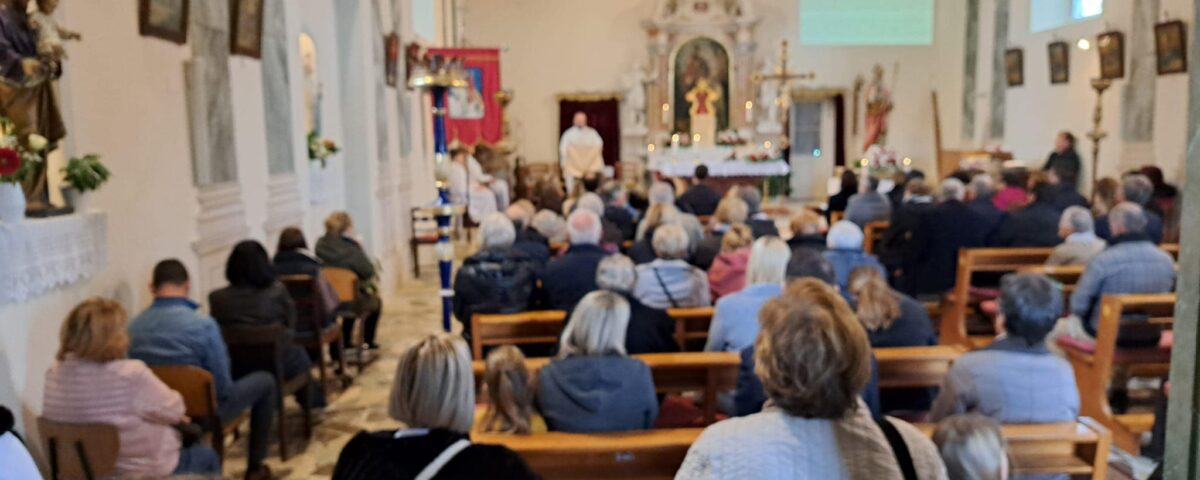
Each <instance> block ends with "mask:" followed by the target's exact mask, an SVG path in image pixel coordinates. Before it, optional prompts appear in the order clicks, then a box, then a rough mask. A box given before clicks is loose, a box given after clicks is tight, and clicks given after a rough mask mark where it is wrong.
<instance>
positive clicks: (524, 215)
mask: <svg viewBox="0 0 1200 480" xmlns="http://www.w3.org/2000/svg"><path fill="white" fill-rule="evenodd" d="M504 214H505V215H508V218H509V219H510V220H512V222H513V230H514V231H515V232H516V236H515V237H514V239H513V248H515V249H517V250H520V251H521V252H524V253H525V255H526V256H528V257H529V258H532V259H534V260H535V261H537V262H538V263H541V264H545V263H546V262H548V261H550V242H549V241H547V240H546V237H543V236H542V234H540V233H538V231H537V230H535V229H534V228H532V227H530V223H532V222H533V216H534V215H536V214H537V211H535V210H534V208H533V203H531V202H530V201H529V200H524V199H521V200H517V201H515V202H513V204H512V205H509V207H508V209H507V210H505V211H504Z"/></svg>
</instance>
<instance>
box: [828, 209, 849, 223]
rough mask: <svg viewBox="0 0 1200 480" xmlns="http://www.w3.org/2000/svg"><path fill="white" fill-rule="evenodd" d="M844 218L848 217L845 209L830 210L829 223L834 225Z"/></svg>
mask: <svg viewBox="0 0 1200 480" xmlns="http://www.w3.org/2000/svg"><path fill="white" fill-rule="evenodd" d="M843 218H846V212H845V211H844V210H843V211H838V212H829V224H830V225H833V224H835V223H837V222H840V221H842V219H843Z"/></svg>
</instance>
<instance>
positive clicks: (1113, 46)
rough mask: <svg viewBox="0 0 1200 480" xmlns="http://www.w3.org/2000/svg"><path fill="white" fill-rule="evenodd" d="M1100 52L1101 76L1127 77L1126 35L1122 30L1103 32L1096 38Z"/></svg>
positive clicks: (1106, 77) (1108, 77)
mask: <svg viewBox="0 0 1200 480" xmlns="http://www.w3.org/2000/svg"><path fill="white" fill-rule="evenodd" d="M1096 45H1097V47H1098V48H1097V49H1096V50H1097V51H1099V52H1100V78H1103V79H1109V80H1111V79H1114V78H1124V77H1125V35H1124V34H1122V33H1121V32H1107V33H1101V34H1100V36H1099V37H1097V40H1096Z"/></svg>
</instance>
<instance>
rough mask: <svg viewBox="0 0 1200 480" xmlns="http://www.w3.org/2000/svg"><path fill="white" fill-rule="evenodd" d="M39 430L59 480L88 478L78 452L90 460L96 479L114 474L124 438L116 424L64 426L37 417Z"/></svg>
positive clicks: (88, 464) (48, 458)
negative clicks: (121, 437)
mask: <svg viewBox="0 0 1200 480" xmlns="http://www.w3.org/2000/svg"><path fill="white" fill-rule="evenodd" d="M37 422H38V430H39V432H40V434H41V437H42V445H43V446H45V447H46V450H45V451H46V455H47V460H48V461H50V462H51V467H50V468H51V472H52V474H51V475H52V476H51V477H50V478H51V479H52V480H57V479H54V477H53V472H58V476H59V477H60V478H72V479H75V478H87V475H86V474H85V473H84V468H83V465H84V463H83V460H82V459H81V458H80V454H79V452H80V451H82V452H83V455H84V456H85V457H86V458H87V466H88V468H89V469H90V470H91V473H92V475H94V476H108V475H112V474H113V473H115V472H116V470H117V454H118V452H120V450H121V439H120V437H119V436H118V435H117V427H116V426H115V425H107V424H102V423H61V422H55V421H53V420H48V419H46V418H43V417H38V419H37Z"/></svg>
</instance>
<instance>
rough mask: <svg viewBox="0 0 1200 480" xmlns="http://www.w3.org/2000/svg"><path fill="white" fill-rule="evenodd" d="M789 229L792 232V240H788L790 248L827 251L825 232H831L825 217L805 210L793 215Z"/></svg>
mask: <svg viewBox="0 0 1200 480" xmlns="http://www.w3.org/2000/svg"><path fill="white" fill-rule="evenodd" d="M789 227H790V229H791V231H792V238H790V239H788V246H790V247H792V249H797V248H811V249H813V250H817V251H824V250H825V232H826V231H827V230H829V226H828V224H827V223H826V222H825V217H823V216H821V215H818V214H817V212H814V211H812V210H809V209H807V208H805V209H803V210H800V211H799V212H796V214H795V215H792V218H791V220H790V221H789Z"/></svg>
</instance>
